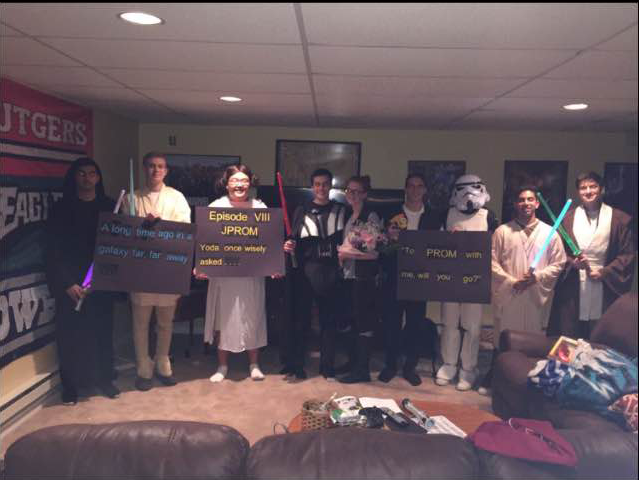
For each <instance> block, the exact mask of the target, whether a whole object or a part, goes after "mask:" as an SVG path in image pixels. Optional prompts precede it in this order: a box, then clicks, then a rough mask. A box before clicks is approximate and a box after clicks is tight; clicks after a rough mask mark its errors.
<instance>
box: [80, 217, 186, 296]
mask: <svg viewBox="0 0 639 480" xmlns="http://www.w3.org/2000/svg"><path fill="white" fill-rule="evenodd" d="M195 230H196V226H195V225H193V224H190V223H181V222H169V221H165V220H159V221H156V222H154V223H149V222H147V221H146V220H145V219H144V218H142V217H131V216H128V215H114V214H113V213H101V214H100V219H99V221H98V231H97V238H96V242H95V253H94V255H93V262H94V267H93V281H92V285H93V288H94V289H95V290H116V291H121V292H148V293H179V294H188V293H189V290H190V288H191V274H192V267H193V244H194V242H195Z"/></svg>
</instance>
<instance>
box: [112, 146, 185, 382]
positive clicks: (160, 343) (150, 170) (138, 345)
mask: <svg viewBox="0 0 639 480" xmlns="http://www.w3.org/2000/svg"><path fill="white" fill-rule="evenodd" d="M142 165H143V166H144V175H145V185H144V187H143V188H141V189H139V190H136V191H135V194H134V209H135V215H136V216H138V217H145V218H146V219H147V220H148V221H150V222H153V221H155V220H158V219H161V220H169V221H173V222H183V223H191V207H189V204H188V202H187V201H186V198H184V195H182V193H180V192H179V191H177V190H175V189H174V188H171V187H169V186H167V185H165V184H164V178H165V177H166V175H167V174H168V172H169V169H168V167H167V165H166V157H165V156H164V155H163V154H162V153H157V152H149V153H147V154H146V155H145V156H144V158H143V159H142ZM124 211H125V212H128V211H129V206H128V196H125V198H124ZM179 297H180V295H177V294H170V293H144V292H131V304H132V309H133V343H134V345H135V360H136V364H137V378H136V380H135V387H136V388H137V389H138V390H141V391H146V390H150V389H151V388H153V371H154V370H155V374H156V376H157V378H158V380H160V382H161V383H162V384H163V385H165V386H173V385H175V384H176V383H177V382H176V380H175V378H174V377H173V371H172V369H171V361H170V360H169V350H170V348H171V337H172V335H173V317H174V316H175V308H176V306H177V301H178V298H179ZM154 309H155V316H156V321H157V327H156V331H157V339H156V346H155V360H153V359H151V357H150V356H149V324H150V322H151V315H152V313H153V310H154Z"/></svg>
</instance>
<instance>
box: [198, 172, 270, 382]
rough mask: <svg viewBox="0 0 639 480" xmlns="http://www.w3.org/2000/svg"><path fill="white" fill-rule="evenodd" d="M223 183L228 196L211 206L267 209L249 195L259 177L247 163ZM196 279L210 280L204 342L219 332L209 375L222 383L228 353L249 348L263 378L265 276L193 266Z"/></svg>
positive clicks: (253, 368)
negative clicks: (220, 273) (210, 272)
mask: <svg viewBox="0 0 639 480" xmlns="http://www.w3.org/2000/svg"><path fill="white" fill-rule="evenodd" d="M220 184H221V187H222V188H223V189H225V190H226V192H227V195H225V196H223V197H221V198H218V199H217V200H215V201H214V202H213V203H211V204H210V205H209V207H218V208H267V207H266V205H265V204H264V203H263V202H262V201H261V200H258V199H253V198H249V189H250V188H251V187H252V186H255V184H256V177H255V176H254V175H253V173H252V172H251V169H250V168H249V167H247V166H246V165H231V166H229V167H227V168H226V170H225V172H224V175H222V178H221V179H220ZM194 273H195V276H196V278H198V279H200V280H205V279H208V281H209V287H208V293H207V296H206V314H205V317H204V319H205V324H204V341H205V342H207V343H213V341H214V339H215V334H216V332H219V343H218V346H217V359H218V366H217V372H215V374H213V375H212V376H211V378H210V380H211V382H213V383H219V382H221V381H222V380H224V378H226V374H227V373H228V356H229V352H235V353H239V352H243V351H245V350H246V351H247V352H248V356H249V371H250V375H251V378H252V379H253V380H264V374H263V373H262V371H261V370H260V367H259V364H258V355H259V349H260V348H261V347H264V346H266V343H267V335H266V307H265V298H266V296H265V293H264V292H265V291H264V278H263V277H219V278H209V277H207V276H206V275H204V274H202V273H198V272H197V269H194Z"/></svg>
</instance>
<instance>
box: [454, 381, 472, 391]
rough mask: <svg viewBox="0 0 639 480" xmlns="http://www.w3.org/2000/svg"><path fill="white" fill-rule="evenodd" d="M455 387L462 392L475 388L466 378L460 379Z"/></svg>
mask: <svg viewBox="0 0 639 480" xmlns="http://www.w3.org/2000/svg"><path fill="white" fill-rule="evenodd" d="M455 388H456V389H457V390H459V391H460V392H466V391H468V390H470V389H471V388H473V385H472V383H469V382H467V381H466V380H460V381H459V382H457V385H455Z"/></svg>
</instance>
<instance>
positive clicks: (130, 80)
mask: <svg viewBox="0 0 639 480" xmlns="http://www.w3.org/2000/svg"><path fill="white" fill-rule="evenodd" d="M101 71H103V72H104V73H106V74H107V75H109V76H110V77H112V78H115V79H117V80H119V81H120V82H122V83H124V84H126V85H127V86H130V87H133V88H149V89H177V90H210V91H218V92H219V91H227V92H236V93H244V92H254V93H258V92H262V93H264V92H269V93H310V87H309V84H308V76H307V75H304V74H294V75H293V74H290V75H283V74H275V73H215V72H190V71H177V70H141V69H140V70H130V69H111V68H103V69H101Z"/></svg>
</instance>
